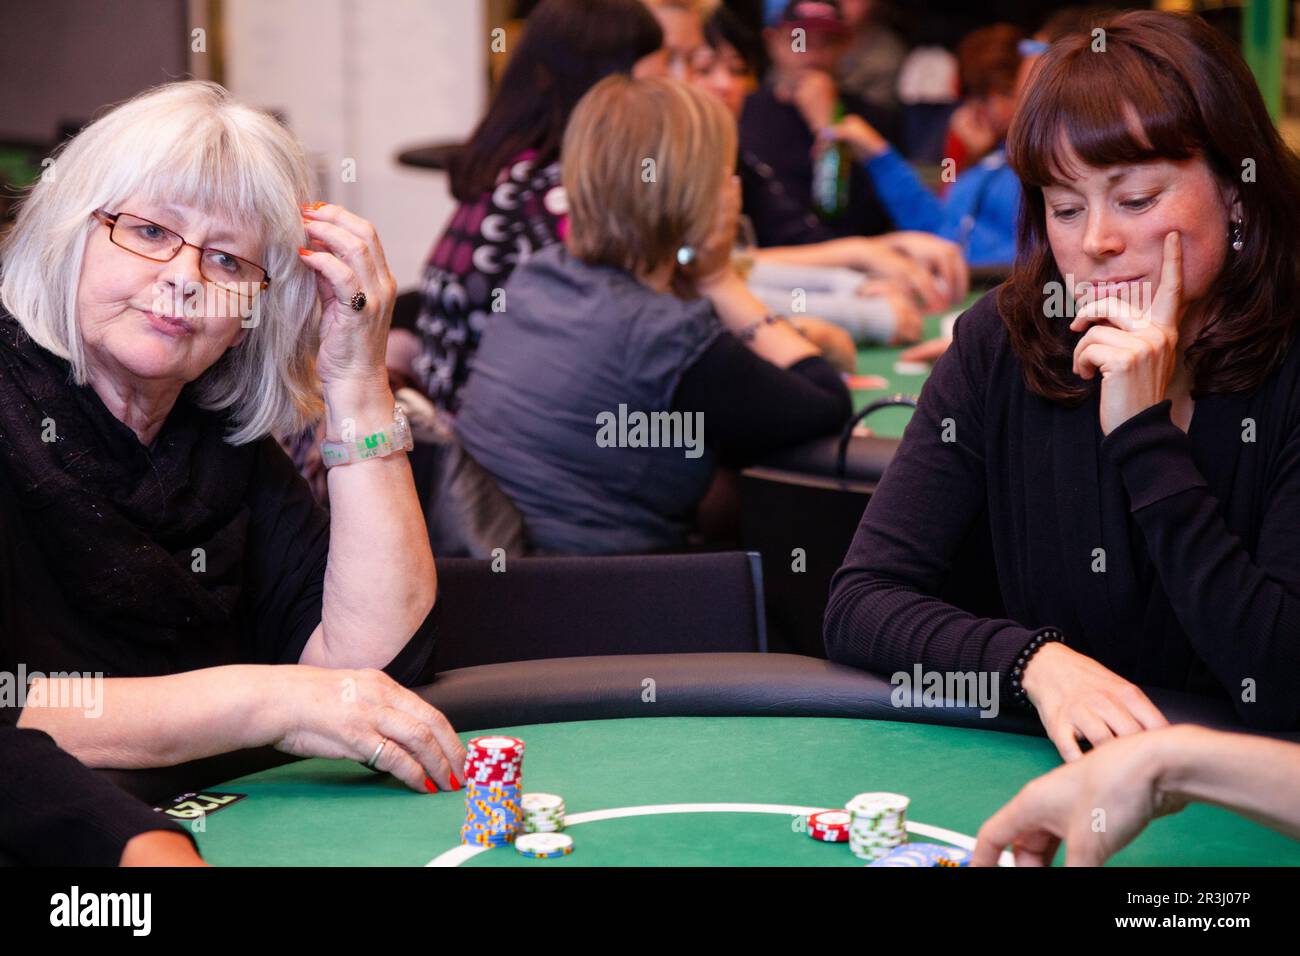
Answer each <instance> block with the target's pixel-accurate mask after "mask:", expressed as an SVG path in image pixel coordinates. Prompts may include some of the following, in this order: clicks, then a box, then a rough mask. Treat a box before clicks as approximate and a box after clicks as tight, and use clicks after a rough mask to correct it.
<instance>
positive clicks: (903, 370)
mask: <svg viewBox="0 0 1300 956" xmlns="http://www.w3.org/2000/svg"><path fill="white" fill-rule="evenodd" d="M894 374H895V375H929V374H930V363H929V362H895V363H894Z"/></svg>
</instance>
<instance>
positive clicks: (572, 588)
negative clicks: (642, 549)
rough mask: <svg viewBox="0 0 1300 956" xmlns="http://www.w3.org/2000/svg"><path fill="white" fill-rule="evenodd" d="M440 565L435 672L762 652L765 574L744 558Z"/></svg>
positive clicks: (452, 561)
mask: <svg viewBox="0 0 1300 956" xmlns="http://www.w3.org/2000/svg"><path fill="white" fill-rule="evenodd" d="M493 567H494V562H493V560H491V559H489V560H471V559H457V558H447V559H440V560H439V561H438V605H439V607H440V610H439V612H438V617H437V621H436V630H437V633H436V640H437V648H436V651H435V660H436V661H437V669H438V671H445V670H449V669H452V668H458V667H468V666H471V665H475V664H494V663H499V662H502V661H524V660H536V659H538V658H548V657H573V656H585V655H607V654H670V653H689V652H700V651H765V650H767V637H766V626H765V621H764V617H763V572H762V566H761V564H760V563H759V558H758V555H756V554H746V553H744V552H741V551H730V552H716V553H709V554H665V555H637V556H627V557H521V558H506V559H505V565H504V567H505V570H493ZM498 567H499V566H498Z"/></svg>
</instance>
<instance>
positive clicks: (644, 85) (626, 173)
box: [562, 76, 736, 272]
mask: <svg viewBox="0 0 1300 956" xmlns="http://www.w3.org/2000/svg"><path fill="white" fill-rule="evenodd" d="M611 129H617V130H618V132H619V143H618V148H616V149H615V148H612V144H611V143H610V138H609V137H610V130H611ZM562 155H563V157H564V161H563V175H564V183H565V191H566V193H567V195H568V199H569V237H568V239H567V240H566V241H567V243H568V247H569V251H570V252H571V253H573V255H575V256H577V257H579V258H580V259H583V260H585V261H587V262H590V263H593V264H595V263H600V264H603V265H610V266H614V267H615V268H619V269H626V270H628V271H629V272H636V271H639V270H645V271H653V270H654V269H656V268H658V267H659V266H660V265H662V264H663V263H664V262H667V261H668V260H670V259H672V258H673V256H675V255H676V254H677V249H678V247H679V246H681V245H682V244H686V245H688V246H692V247H703V246H704V244H705V243H706V242H707V240H708V236H709V232H710V230H712V229H713V228H714V220H715V219H716V218H717V212H718V206H719V204H720V203H721V202H722V201H723V197H724V196H725V192H726V186H727V184H728V182H729V181H730V179H731V173H730V170H731V168H732V167H733V166H734V165H735V160H736V124H735V123H734V122H733V121H732V118H731V116H730V115H729V114H728V113H727V110H726V107H724V106H723V105H722V104H721V103H720V102H719V101H717V100H716V99H714V98H713V97H703V96H698V95H696V94H695V93H694V92H693V91H692V90H691V89H690V87H688V86H685V85H683V84H680V83H671V82H654V83H652V82H635V81H633V80H632V79H631V78H630V77H626V76H616V77H611V78H610V79H609V80H607V81H605V82H602V83H600V84H598V85H597V86H596V87H595V88H594V89H593V90H592V91H591V93H590V94H589V95H588V99H587V106H586V108H585V109H584V110H583V111H582V113H581V114H580V115H579V114H575V115H574V117H573V119H572V120H571V121H570V123H569V126H568V129H566V130H565V133H564V147H563V151H562ZM719 157H721V159H722V163H723V164H725V165H719V164H718V158H719ZM629 159H630V160H631V161H629Z"/></svg>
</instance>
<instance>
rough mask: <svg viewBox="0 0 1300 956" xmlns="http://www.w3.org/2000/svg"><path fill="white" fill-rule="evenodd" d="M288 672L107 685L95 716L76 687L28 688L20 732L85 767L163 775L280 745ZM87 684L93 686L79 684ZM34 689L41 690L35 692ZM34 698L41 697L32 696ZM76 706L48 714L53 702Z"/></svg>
mask: <svg viewBox="0 0 1300 956" xmlns="http://www.w3.org/2000/svg"><path fill="white" fill-rule="evenodd" d="M285 670H286V668H284V667H275V666H269V665H258V664H232V665H229V666H225V667H209V668H205V669H202V670H196V671H186V672H184V673H181V674H169V675H166V676H164V677H111V678H107V679H104V680H102V681H101V682H99V687H98V688H96V692H97V693H98V695H99V696H98V698H95V699H94V706H93V709H92V708H90V707H88V706H87V702H88V701H89V700H91V698H89V697H88V695H87V694H86V693H84V692H83V693H78V694H75V695H74V694H72V693H70V692H69V691H70V690H71V688H70V686H69V685H70V684H71V682H72V680H73V679H68V678H57V679H51V678H48V677H42V678H38V679H36V680H33V681H32V686H31V688H30V689H29V690H28V699H29V701H31V700H41V701H42V703H41V705H40V706H33V705H32V704H31V703H29V704H28V706H27V707H25V708H24V709H23V712H22V716H21V718H20V719H19V721H18V724H19V726H20V727H29V728H33V729H36V730H43V731H45V732H46V733H47V734H49V735H50V736H51V737H53V738H54V740H55V742H56V743H57V744H58V745H59V746H60V747H62V748H63V749H64V750H66V751H68V753H70V754H72V755H73V756H74V757H76V758H77V759H78V760H80V761H81V762H82V763H84V764H86V765H87V766H90V767H115V768H120V769H133V768H139V767H167V766H172V765H174V764H178V763H184V762H185V761H187V760H197V759H198V758H200V757H210V756H212V755H213V754H220V753H227V752H229V751H232V750H241V749H244V748H247V747H260V746H264V745H266V744H270V743H273V742H275V741H276V740H278V739H279V737H280V736H281V735H282V734H283V733H284V728H282V727H281V726H280V720H281V714H282V713H283V710H282V709H281V708H276V707H275V706H274V705H275V702H276V701H277V700H282V699H283V696H284V695H283V692H282V689H281V688H278V686H277V684H278V680H279V678H282V677H283V676H284V672H285ZM81 680H86V681H89V680H91V678H81ZM38 685H39V686H38ZM37 695H39V696H37ZM60 700H63V701H68V702H76V706H52V704H53V703H57V702H58V701H60Z"/></svg>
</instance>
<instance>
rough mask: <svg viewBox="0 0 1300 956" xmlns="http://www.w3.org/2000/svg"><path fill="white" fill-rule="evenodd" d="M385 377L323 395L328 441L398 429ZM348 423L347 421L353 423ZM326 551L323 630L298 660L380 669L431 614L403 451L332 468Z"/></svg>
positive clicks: (418, 517) (422, 529)
mask: <svg viewBox="0 0 1300 956" xmlns="http://www.w3.org/2000/svg"><path fill="white" fill-rule="evenodd" d="M393 405H394V401H393V393H392V391H391V390H390V389H389V387H388V383H387V380H386V379H384V380H381V381H376V382H375V383H373V384H370V385H352V384H348V385H339V386H334V387H329V388H326V390H325V406H326V415H325V438H326V440H327V441H339V440H340V439H341V438H342V436H343V433H344V429H345V427H347V428H348V430H349V432H350V433H352V434H354V435H355V436H356V437H357V438H360V437H362V436H364V435H368V434H371V433H372V432H375V431H378V430H380V429H387V428H390V427H391V425H392V422H393ZM349 420H350V421H349ZM328 481H329V499H330V545H329V560H328V563H327V565H326V568H325V596H324V602H323V608H322V611H321V626H320V627H319V628H317V630H316V632H315V633H314V634H313V635H312V636H311V638H310V640H309V641H308V642H307V646H306V648H305V649H304V650H303V653H302V656H301V658H300V659H299V660H300V662H301V663H303V664H314V665H317V666H321V667H383V666H384V665H386V664H387V663H389V662H390V661H391V660H392V659H393V658H394V657H396V656H397V654H398V652H399V651H400V650H401V649H402V648H403V647H404V646H405V645H406V643H407V641H409V640H410V638H411V635H412V634H414V633H415V631H416V630H417V629H418V628H419V626H420V624H421V623H422V622H423V621H424V619H425V618H426V617H427V616H428V614H429V610H430V609H431V608H432V607H433V602H434V597H435V592H436V587H437V579H436V572H435V570H434V564H433V554H432V552H431V551H430V549H429V533H428V531H427V529H426V525H425V521H424V514H423V512H422V511H421V509H420V501H419V498H418V496H417V495H416V492H415V481H414V479H413V478H412V475H411V465H410V462H409V461H408V460H407V456H406V454H405V453H403V452H395V453H393V454H391V455H387V456H385V457H383V458H372V459H369V460H366V461H357V462H352V463H350V464H346V465H338V466H336V467H334V468H331V469H330V470H329V478H328Z"/></svg>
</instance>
